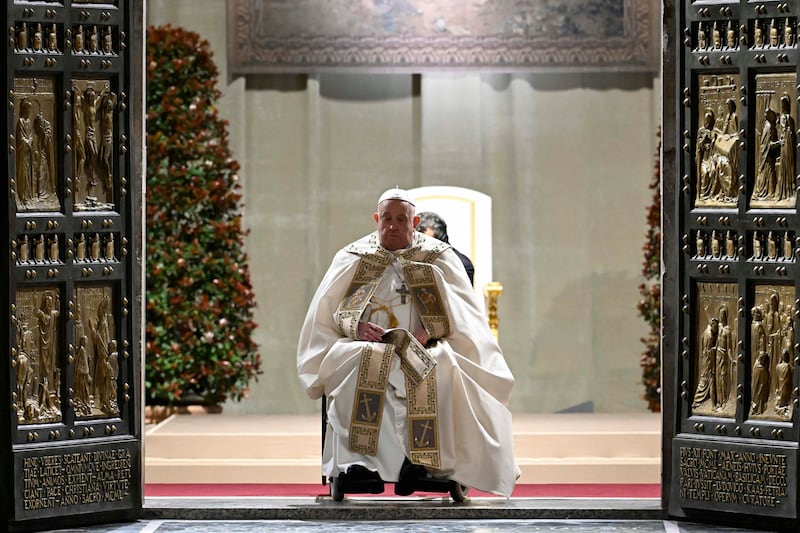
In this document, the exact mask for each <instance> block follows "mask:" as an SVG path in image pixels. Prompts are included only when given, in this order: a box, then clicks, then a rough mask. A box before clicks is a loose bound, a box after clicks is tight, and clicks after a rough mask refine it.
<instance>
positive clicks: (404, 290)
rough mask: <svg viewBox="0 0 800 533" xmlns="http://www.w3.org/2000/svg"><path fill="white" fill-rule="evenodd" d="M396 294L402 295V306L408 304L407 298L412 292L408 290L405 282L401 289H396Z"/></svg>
mask: <svg viewBox="0 0 800 533" xmlns="http://www.w3.org/2000/svg"><path fill="white" fill-rule="evenodd" d="M394 292H396V293H397V294H399V295H400V303H401V304H404V303H406V296H408V295H409V294H411V291H410V290H408V288H407V287H406V282H405V281H404V282H403V283H402V284H401V285H400V288H399V289H395V290H394Z"/></svg>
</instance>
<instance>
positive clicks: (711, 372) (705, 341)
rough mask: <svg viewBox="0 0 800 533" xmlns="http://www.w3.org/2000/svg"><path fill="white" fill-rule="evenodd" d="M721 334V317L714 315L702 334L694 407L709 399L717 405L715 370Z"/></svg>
mask: <svg viewBox="0 0 800 533" xmlns="http://www.w3.org/2000/svg"><path fill="white" fill-rule="evenodd" d="M718 336H719V319H717V318H716V317H713V318H712V319H711V320H710V321H709V323H708V325H707V326H706V329H705V330H704V331H703V334H702V335H701V336H700V354H699V355H700V356H699V361H698V362H699V365H700V369H699V372H698V379H697V388H696V389H695V392H694V401H693V403H692V407H694V408H697V407H699V406H700V404H702V403H703V402H705V401H706V400H708V399H711V404H712V405H716V403H717V400H716V388H717V385H716V382H715V377H716V376H715V370H716V360H717V357H716V355H717V339H718Z"/></svg>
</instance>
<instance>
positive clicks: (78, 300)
mask: <svg viewBox="0 0 800 533" xmlns="http://www.w3.org/2000/svg"><path fill="white" fill-rule="evenodd" d="M112 304H113V291H112V289H111V287H108V286H86V287H78V288H76V289H75V311H74V317H75V368H74V371H75V402H74V405H75V416H76V417H78V418H97V417H112V416H117V415H119V404H118V401H117V383H118V378H119V351H118V346H117V338H116V328H115V323H116V320H115V318H114V315H113V313H112V310H113V305H112Z"/></svg>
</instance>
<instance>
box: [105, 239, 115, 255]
mask: <svg viewBox="0 0 800 533" xmlns="http://www.w3.org/2000/svg"><path fill="white" fill-rule="evenodd" d="M105 258H106V260H107V261H113V260H114V234H113V233H109V234H108V238H106V252H105Z"/></svg>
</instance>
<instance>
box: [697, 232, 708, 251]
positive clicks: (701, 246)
mask: <svg viewBox="0 0 800 533" xmlns="http://www.w3.org/2000/svg"><path fill="white" fill-rule="evenodd" d="M695 243H696V248H697V257H705V256H706V239H705V234H703V232H702V231H698V232H697V237H696V239H695Z"/></svg>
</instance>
